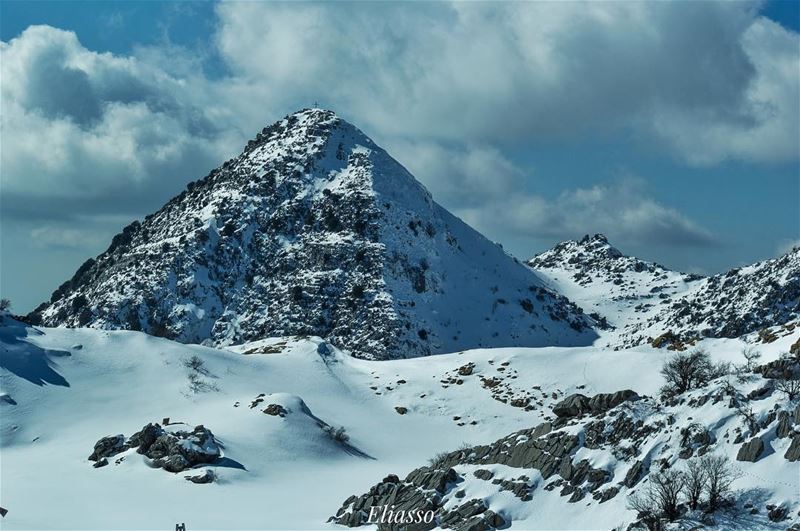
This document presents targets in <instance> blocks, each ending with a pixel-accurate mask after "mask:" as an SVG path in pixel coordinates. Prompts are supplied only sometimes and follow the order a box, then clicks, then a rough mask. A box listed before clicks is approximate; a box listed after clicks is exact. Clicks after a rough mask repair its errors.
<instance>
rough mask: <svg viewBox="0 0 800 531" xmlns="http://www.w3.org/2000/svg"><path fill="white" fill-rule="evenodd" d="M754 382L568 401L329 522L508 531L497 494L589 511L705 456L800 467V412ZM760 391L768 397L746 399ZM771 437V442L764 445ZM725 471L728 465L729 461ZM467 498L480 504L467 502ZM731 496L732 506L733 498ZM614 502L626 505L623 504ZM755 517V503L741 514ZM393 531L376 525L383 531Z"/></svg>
mask: <svg viewBox="0 0 800 531" xmlns="http://www.w3.org/2000/svg"><path fill="white" fill-rule="evenodd" d="M756 374H758V373H755V374H753V375H751V376H750V377H749V380H748V381H747V383H742V384H741V388H739V389H737V388H735V387H732V386H731V385H730V384H729V383H728V382H727V381H726V378H724V377H723V378H719V379H717V380H715V381H713V382H709V383H708V384H707V385H705V386H704V387H702V388H699V389H695V390H692V391H689V392H686V393H684V394H683V395H681V396H680V397H678V398H670V399H658V398H654V397H647V396H642V397H639V396H637V395H636V394H635V393H633V392H632V391H630V390H626V391H618V392H616V393H606V394H601V395H596V396H594V397H592V398H591V399H590V398H587V397H585V396H583V395H572V396H570V397H568V398H567V399H565V400H564V401H562V402H559V403H558V404H555V405H554V413H556V415H557V417H556V419H555V420H554V421H552V422H545V423H542V424H539V425H537V426H535V427H533V428H530V429H525V430H521V431H518V432H515V433H512V434H511V435H508V436H506V437H503V438H501V439H499V440H497V441H495V442H493V443H491V444H486V445H477V446H467V447H464V448H460V449H458V450H455V451H452V452H448V453H443V454H440V455H438V456H436V457H435V458H434V459H432V460H431V462H430V464H429V465H428V466H423V467H420V468H417V469H415V470H413V471H412V472H410V473H409V474H408V475H407V476H406V477H405V479H402V480H401V479H399V478H398V477H397V476H395V475H390V476H388V477H387V478H384V480H383V481H382V482H381V483H378V484H376V485H375V486H373V487H372V488H371V489H370V490H369V491H368V492H366V493H364V494H362V495H354V496H350V497H349V498H347V499H346V500H345V501H344V503H343V504H342V506H341V507H340V508H339V510H338V511H337V513H336V515H334V516H332V517H331V521H333V522H335V523H338V524H341V525H346V526H348V527H358V526H363V525H368V523H371V524H375V523H376V522H375V521H374V520H373V521H372V522H368V519H369V516H370V511H371V510H372V508H373V507H376V506H377V507H382V506H390V507H392V508H393V509H394V510H395V511H408V510H412V509H416V508H424V510H426V511H432V512H433V513H434V514H435V518H434V519H433V520H432V521H431V522H430V523H429V524H419V525H417V524H415V525H414V526H413V527H409V528H410V529H418V530H427V529H433V528H434V527H437V526H438V527H442V528H453V529H480V530H488V529H494V528H505V527H507V526H508V525H511V527H513V522H512V520H513V519H514V516H513V515H514V514H520V513H522V514H525V511H518V512H517V513H509V512H507V510H504V508H506V507H508V506H509V504H508V502H507V501H502V502H500V501H499V500H503V499H505V500H507V499H508V498H502V497H500V496H497V495H496V493H500V492H502V491H507V492H509V493H511V494H512V495H513V496H514V497H516V498H518V499H519V500H520V501H522V502H528V501H530V502H531V503H535V499H536V492H537V490H538V489H543V490H545V491H554V490H556V489H558V492H559V493H560V495H561V496H563V497H565V499H566V501H567V502H568V503H576V502H581V503H582V504H586V505H592V504H603V503H607V502H609V501H610V500H612V499H615V498H616V497H617V496H618V495H622V496H623V497H625V496H628V495H629V494H631V493H632V492H633V490H634V489H635V488H637V486H638V485H639V484H641V483H642V482H644V481H646V478H647V476H648V475H649V474H651V473H654V472H660V471H663V470H666V469H668V468H675V469H677V470H685V469H686V468H687V461H689V460H697V459H700V458H702V457H703V456H706V455H707V454H708V455H711V454H714V455H715V456H725V455H731V454H733V455H737V454H738V459H739V463H737V466H749V465H750V464H751V463H753V462H756V461H760V460H762V459H772V460H773V463H772V464H771V465H770V466H785V461H790V462H792V461H796V460H798V459H800V456H798V453H799V452H800V406H796V407H794V406H793V409H792V410H786V409H782V407H785V404H786V403H785V402H784V401H782V400H781V398H780V397H778V396H776V395H774V394H773V393H774V392H775V391H774V389H775V388H774V386H770V385H765V384H768V383H769V380H767V381H766V382H765V378H762V377H761V376H757V375H756ZM761 387H767V388H769V389H770V390H771V391H770V393H769V394H767V395H765V396H759V397H758V398H749V394H750V393H748V391H749V390H751V389H757V388H761ZM592 405H593V406H594V407H592ZM745 409H748V410H750V411H752V416H753V418H754V419H756V420H755V421H753V423H749V422H748V421H746V420H745V419H744V418H742V417H737V415H736V413H735V412H736V411H741V410H745ZM701 411H702V413H701ZM698 417H702V420H698ZM773 431H775V433H776V434H778V441H777V442H769V443H765V442H764V440H765V436H766V437H769V434H771V433H773ZM788 438H791V441H787V439H788ZM767 444H770V445H771V446H772V447H773V448H775V449H776V450H781V453H783V451H782V449H783V448H787V450H786V452H785V455H783V456H782V457H781V456H778V455H775V453H776V452H773V453H772V455H770V456H769V457H767V455H766V454H767V452H765V451H764V449H765V448H766V446H767ZM775 460H779V461H780V460H785V461H783V463H781V462H778V463H775V462H774V461H775ZM698 462H700V461H693V463H695V464H696V463H698ZM593 463H594V466H593ZM726 463H727V464H725V465H724V466H727V467H733V466H734V465H733V461H732V460H728V461H727V462H726ZM470 492H472V493H480V496H478V497H472V496H469V495H468V494H467V493H470ZM730 496H731V499H730V503H731V504H733V506H736V504H737V503H738V502H737V500H736V499H735V495H734V493H731V494H730ZM493 501H498V505H492V502H493ZM615 502H616V503H618V504H619V505H620V506H622V507H624V506H625V501H624V499H623V500H622V501H617V500H615ZM742 503H746V502H742ZM752 508H753V505H752V503H751V504H750V506H749V507H747V506H745V509H746V510H750V509H752ZM698 510H700V509H698ZM712 510H713V509H712ZM751 514H754V513H751ZM399 528H400V527H398V526H397V525H392V524H391V523H390V524H380V523H378V529H381V530H390V529H391V530H394V529H399Z"/></svg>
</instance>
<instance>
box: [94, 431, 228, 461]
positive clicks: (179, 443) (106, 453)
mask: <svg viewBox="0 0 800 531" xmlns="http://www.w3.org/2000/svg"><path fill="white" fill-rule="evenodd" d="M132 448H136V452H137V453H139V454H142V455H144V456H146V457H149V458H150V459H152V460H153V466H155V467H157V468H163V469H164V470H167V471H168V472H182V471H184V470H186V469H189V468H192V467H194V466H197V465H201V464H208V463H213V462H214V461H216V460H217V459H218V458H219V457H220V455H221V451H220V447H219V445H218V444H217V441H216V439H215V438H214V434H213V433H211V430H209V429H208V428H205V427H204V426H202V425H199V426H195V427H194V429H193V430H192V431H174V432H170V431H166V430H165V429H164V428H162V427H161V426H160V425H159V424H158V423H150V424H147V425H146V426H144V427H143V428H142V429H141V430H139V431H138V432H136V433H134V434H133V435H131V437H130V438H129V439H128V440H127V442H126V441H125V436H124V435H121V434H120V435H114V436H112V437H103V438H102V439H100V440H99V441H97V442H96V443H95V445H94V451H93V452H92V454H91V455H90V456H89V459H90V460H92V461H97V462H98V463H99V462H101V461H102V460H104V458H106V457H111V456H113V455H116V454H118V453H121V452H124V451H126V450H130V449H132ZM98 466H103V465H98Z"/></svg>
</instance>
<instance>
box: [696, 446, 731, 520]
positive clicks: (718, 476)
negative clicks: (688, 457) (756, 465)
mask: <svg viewBox="0 0 800 531" xmlns="http://www.w3.org/2000/svg"><path fill="white" fill-rule="evenodd" d="M700 468H702V470H703V473H704V474H705V477H706V482H705V485H706V495H707V496H708V510H709V512H711V511H715V510H717V509H719V508H720V507H721V506H722V505H723V503H725V501H726V499H727V498H728V497H729V496H730V494H731V485H732V484H733V482H734V481H735V480H736V479H737V478H738V477H739V476H740V475H741V473H740V472H739V471H737V470H736V469H734V468H733V466H732V465H731V462H730V459H728V458H727V457H724V456H721V455H704V456H703V457H701V458H700Z"/></svg>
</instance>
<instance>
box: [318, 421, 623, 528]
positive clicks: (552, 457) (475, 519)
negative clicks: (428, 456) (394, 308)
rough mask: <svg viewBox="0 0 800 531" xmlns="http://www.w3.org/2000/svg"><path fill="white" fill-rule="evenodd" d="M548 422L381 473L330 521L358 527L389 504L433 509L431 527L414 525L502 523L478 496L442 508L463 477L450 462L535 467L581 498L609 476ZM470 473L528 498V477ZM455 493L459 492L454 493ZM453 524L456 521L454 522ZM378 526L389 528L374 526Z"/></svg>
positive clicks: (604, 495)
mask: <svg viewBox="0 0 800 531" xmlns="http://www.w3.org/2000/svg"><path fill="white" fill-rule="evenodd" d="M552 430H553V427H552V425H551V424H550V423H544V424H540V425H538V426H536V427H534V428H531V429H527V430H522V431H519V432H516V433H514V434H512V435H509V436H508V437H504V438H503V439H500V440H498V441H496V442H494V443H492V444H489V445H480V446H473V447H469V448H465V449H461V450H457V451H455V452H450V453H446V454H442V455H440V456H438V457H437V459H436V460H434V461H433V462H432V463H431V465H430V466H426V467H421V468H418V469H416V470H413V471H412V472H410V473H409V474H408V476H406V478H405V479H404V480H399V479H398V478H397V476H390V477H389V478H385V479H384V480H383V481H382V482H381V483H379V484H377V485H375V486H373V487H372V488H371V489H370V490H369V491H368V492H367V493H365V494H363V495H361V496H351V497H350V498H348V499H347V500H345V502H344V504H343V505H342V507H341V508H340V509H339V511H338V512H337V513H336V515H335V516H333V517H332V518H331V520H332V521H334V522H336V523H339V524H342V525H346V526H348V527H357V526H360V525H365V524H366V522H367V517H368V515H369V511H370V509H371V507H374V506H382V505H386V504H393V505H394V506H395V510H409V509H417V508H424V509H425V510H432V511H434V513H435V514H436V520H435V522H434V523H432V524H431V525H430V526H427V527H425V526H423V527H413V529H432V528H433V527H434V526H436V525H440V526H448V527H457V528H458V529H468V528H470V529H492V528H496V527H498V526H502V525H505V521H504V520H503V519H502V517H500V515H497V514H495V513H493V512H491V511H489V510H487V507H486V506H485V505H483V502H482V501H480V500H469V501H466V502H464V503H461V504H459V505H458V506H457V507H456V508H452V509H450V510H449V511H444V510H443V509H442V507H443V504H442V497H443V496H444V495H445V494H447V493H448V492H449V491H450V490H452V489H453V488H455V487H456V485H457V484H458V483H460V482H461V481H463V477H461V476H460V475H459V474H458V473H457V472H456V471H455V470H454V468H453V467H455V466H458V465H468V464H469V465H473V464H474V465H492V464H502V465H507V466H510V467H514V468H526V469H536V470H538V471H539V472H540V473H541V475H542V477H543V478H544V479H548V478H551V477H553V476H558V477H559V478H560V479H559V481H561V482H562V485H563V486H564V489H562V495H565V496H566V495H570V496H571V498H570V499H573V498H574V499H576V500H577V499H580V498H582V497H583V496H584V495H585V494H586V493H593V492H595V491H597V490H598V489H599V488H600V487H601V486H602V485H604V484H606V483H607V482H608V481H609V480H610V479H611V477H610V475H609V473H608V472H606V471H605V470H601V469H594V468H592V467H591V466H590V465H589V462H588V461H587V460H581V461H579V462H577V463H573V461H572V457H573V455H574V453H575V452H576V451H577V450H578V448H579V447H580V438H579V437H578V436H576V435H573V434H570V433H566V432H561V431H552ZM473 475H474V476H475V477H476V478H478V479H480V480H483V481H491V483H492V484H494V485H497V486H498V488H500V489H501V490H507V491H510V492H511V493H513V494H514V495H515V496H517V497H519V498H520V499H522V500H530V499H531V492H530V491H531V487H530V485H529V483H528V481H529V479H528V478H527V476H522V477H520V478H517V479H516V480H508V479H502V478H495V477H494V475H493V474H492V473H491V471H489V470H488V469H484V468H479V469H477V470H476V471H475V472H474V473H473ZM614 495H616V491H614V490H608V491H604V492H603V493H602V494H598V496H597V499H602V500H603V501H607V500H608V499H610V498H611V497H613V496H614ZM455 497H456V498H459V496H458V494H456V495H455ZM456 524H457V525H456ZM378 528H379V529H390V528H389V527H381V525H379V526H378Z"/></svg>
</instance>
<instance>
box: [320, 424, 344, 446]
mask: <svg viewBox="0 0 800 531" xmlns="http://www.w3.org/2000/svg"><path fill="white" fill-rule="evenodd" d="M322 431H324V432H325V433H326V434H328V437H330V438H331V439H333V440H334V441H336V442H338V443H346V442H347V441H349V440H350V436H349V435H347V432H346V430H345V429H344V426H340V427H338V428H336V427H334V426H330V425H328V424H325V425H324V426H322Z"/></svg>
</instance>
